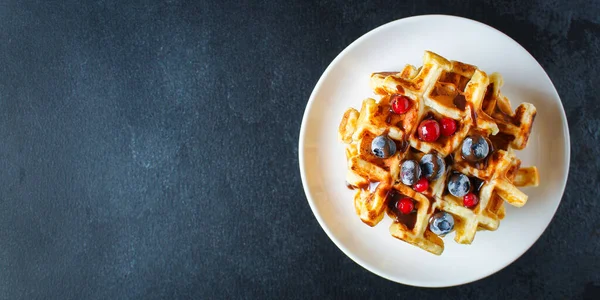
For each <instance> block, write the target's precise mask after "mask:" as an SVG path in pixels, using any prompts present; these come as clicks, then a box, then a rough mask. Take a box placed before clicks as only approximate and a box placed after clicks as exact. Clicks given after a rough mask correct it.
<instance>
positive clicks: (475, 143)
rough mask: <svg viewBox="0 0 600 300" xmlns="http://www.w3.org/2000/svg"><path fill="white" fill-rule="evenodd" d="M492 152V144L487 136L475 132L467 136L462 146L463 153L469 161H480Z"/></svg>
mask: <svg viewBox="0 0 600 300" xmlns="http://www.w3.org/2000/svg"><path fill="white" fill-rule="evenodd" d="M489 153H490V144H489V142H488V140H487V139H486V138H484V137H483V136H481V135H479V134H474V135H471V136H468V137H466V138H465V140H464V141H463V143H462V147H461V154H462V157H463V158H464V159H466V160H467V161H469V162H477V161H480V160H482V159H484V158H486V156H488V154H489Z"/></svg>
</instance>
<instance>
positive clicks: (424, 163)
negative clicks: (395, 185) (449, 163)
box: [420, 153, 446, 181]
mask: <svg viewBox="0 0 600 300" xmlns="http://www.w3.org/2000/svg"><path fill="white" fill-rule="evenodd" d="M420 165H421V172H422V174H423V176H424V177H425V178H427V179H429V180H431V181H433V180H436V179H438V178H440V176H442V174H444V172H446V162H445V161H444V159H443V158H441V157H439V156H437V155H435V154H432V153H430V154H425V155H423V157H422V158H421V164H420Z"/></svg>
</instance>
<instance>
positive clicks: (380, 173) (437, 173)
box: [338, 51, 539, 255]
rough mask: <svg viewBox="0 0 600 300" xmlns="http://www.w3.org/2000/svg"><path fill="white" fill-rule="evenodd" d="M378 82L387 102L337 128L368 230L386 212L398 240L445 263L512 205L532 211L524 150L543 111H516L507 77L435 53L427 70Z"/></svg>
mask: <svg viewBox="0 0 600 300" xmlns="http://www.w3.org/2000/svg"><path fill="white" fill-rule="evenodd" d="M370 83H371V87H372V89H373V91H374V93H375V94H376V95H377V98H378V99H372V98H368V99H365V100H364V101H363V102H362V106H361V108H360V111H359V110H356V109H354V108H350V109H348V110H347V111H346V112H345V113H344V115H343V117H342V121H341V123H340V125H339V129H338V133H339V138H340V140H341V141H342V142H343V143H344V144H345V148H346V149H345V152H346V158H347V166H348V170H347V175H346V181H347V186H348V187H349V188H351V189H354V190H355V191H356V193H355V195H354V207H355V209H356V214H357V215H358V217H359V218H360V219H361V220H362V222H364V223H365V224H367V225H369V226H375V225H377V224H378V223H379V222H380V221H381V220H382V219H383V217H384V215H386V214H387V215H388V216H389V217H391V218H392V219H393V220H394V222H393V223H392V225H391V226H390V233H391V235H392V236H394V237H396V238H398V239H400V240H403V241H405V242H408V243H410V244H413V245H415V246H418V247H420V248H422V249H424V250H427V251H429V252H431V253H433V254H437V255H440V254H441V253H442V252H443V250H444V242H443V240H442V238H441V237H443V236H445V235H446V234H448V233H449V232H451V231H455V241H456V242H458V243H461V244H470V243H471V242H473V239H474V237H475V233H476V232H477V230H482V229H484V230H496V229H497V228H498V225H499V222H500V220H501V219H502V218H504V214H505V210H504V202H508V203H509V204H510V205H513V206H516V207H521V206H523V205H525V203H526V202H527V195H526V194H524V193H523V192H522V191H521V190H519V187H525V186H537V185H538V184H539V174H538V171H537V169H536V167H522V166H521V161H520V160H519V159H518V158H517V156H516V153H515V150H521V149H524V148H525V147H526V145H527V141H528V138H529V134H530V132H531V128H532V124H533V121H534V119H535V116H536V108H535V107H534V106H533V105H532V104H529V103H522V104H520V105H519V106H518V107H517V108H516V109H515V110H513V109H512V108H511V105H510V101H509V100H508V98H506V97H505V96H504V95H502V93H501V91H500V89H501V87H502V85H503V81H502V76H501V75H500V74H498V73H493V74H491V75H487V74H486V73H485V72H483V71H482V70H479V69H478V68H477V67H476V66H473V65H469V64H465V63H461V62H457V61H449V60H447V59H445V58H443V57H441V56H440V55H437V54H435V53H433V52H430V51H426V52H425V55H424V58H423V66H422V67H420V68H416V67H414V66H411V65H407V66H406V67H404V69H403V70H402V71H400V72H379V73H373V74H372V75H371V82H370Z"/></svg>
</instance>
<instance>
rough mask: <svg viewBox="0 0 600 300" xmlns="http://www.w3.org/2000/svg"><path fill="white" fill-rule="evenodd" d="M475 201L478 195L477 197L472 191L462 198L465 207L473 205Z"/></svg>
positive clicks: (477, 200) (476, 201)
mask: <svg viewBox="0 0 600 300" xmlns="http://www.w3.org/2000/svg"><path fill="white" fill-rule="evenodd" d="M477 203H479V197H477V195H475V194H474V193H468V194H466V195H465V197H464V198H463V205H464V206H465V207H468V208H471V207H475V206H476V205H477Z"/></svg>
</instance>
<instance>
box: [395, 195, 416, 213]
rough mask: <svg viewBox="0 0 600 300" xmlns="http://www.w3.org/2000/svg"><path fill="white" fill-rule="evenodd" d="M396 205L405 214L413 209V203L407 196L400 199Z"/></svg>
mask: <svg viewBox="0 0 600 300" xmlns="http://www.w3.org/2000/svg"><path fill="white" fill-rule="evenodd" d="M396 205H397V208H398V210H399V211H400V212H401V213H403V214H405V215H408V214H410V213H411V212H413V210H414V209H415V203H414V202H413V200H412V199H410V198H408V197H405V198H402V199H400V201H398V204H396Z"/></svg>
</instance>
